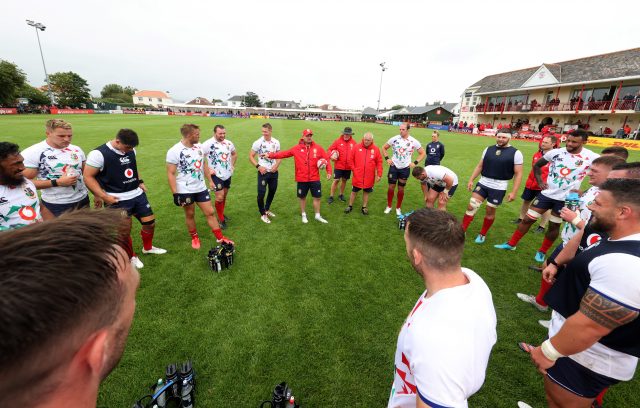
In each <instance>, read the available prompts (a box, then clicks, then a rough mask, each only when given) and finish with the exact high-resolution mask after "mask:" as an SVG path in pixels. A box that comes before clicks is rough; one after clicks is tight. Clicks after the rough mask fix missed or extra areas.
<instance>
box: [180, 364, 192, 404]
mask: <svg viewBox="0 0 640 408" xmlns="http://www.w3.org/2000/svg"><path fill="white" fill-rule="evenodd" d="M180 383H181V384H182V389H181V390H180V399H181V401H182V408H193V403H194V398H193V385H194V379H193V368H192V366H191V361H185V362H184V363H182V365H181V366H180Z"/></svg>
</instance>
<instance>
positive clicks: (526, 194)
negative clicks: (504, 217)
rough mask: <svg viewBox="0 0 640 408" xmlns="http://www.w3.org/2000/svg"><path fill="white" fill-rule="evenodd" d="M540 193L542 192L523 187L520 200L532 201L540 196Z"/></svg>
mask: <svg viewBox="0 0 640 408" xmlns="http://www.w3.org/2000/svg"><path fill="white" fill-rule="evenodd" d="M540 191H542V190H532V189H530V188H526V187H525V189H524V191H523V192H522V195H521V196H520V198H522V199H523V200H524V201H533V199H534V198H536V197H537V196H538V195H539V194H540Z"/></svg>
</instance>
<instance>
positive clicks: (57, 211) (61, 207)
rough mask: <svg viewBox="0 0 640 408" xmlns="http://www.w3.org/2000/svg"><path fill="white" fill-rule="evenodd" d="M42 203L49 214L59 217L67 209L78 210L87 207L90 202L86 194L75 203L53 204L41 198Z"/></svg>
mask: <svg viewBox="0 0 640 408" xmlns="http://www.w3.org/2000/svg"><path fill="white" fill-rule="evenodd" d="M42 205H44V206H45V207H47V210H49V211H51V214H53V215H54V216H56V217H59V216H61V215H62V214H63V213H66V212H67V211H72V210H78V209H80V208H89V207H90V205H91V204H90V202H89V196H86V197H85V198H83V199H82V200H80V201H77V202H75V203H69V204H53V203H48V202H46V201H44V200H42Z"/></svg>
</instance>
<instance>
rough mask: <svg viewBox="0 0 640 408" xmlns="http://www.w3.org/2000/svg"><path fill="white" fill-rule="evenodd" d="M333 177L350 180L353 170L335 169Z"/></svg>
mask: <svg viewBox="0 0 640 408" xmlns="http://www.w3.org/2000/svg"><path fill="white" fill-rule="evenodd" d="M333 178H334V179H335V180H337V179H345V180H349V179H350V178H351V170H340V169H333Z"/></svg>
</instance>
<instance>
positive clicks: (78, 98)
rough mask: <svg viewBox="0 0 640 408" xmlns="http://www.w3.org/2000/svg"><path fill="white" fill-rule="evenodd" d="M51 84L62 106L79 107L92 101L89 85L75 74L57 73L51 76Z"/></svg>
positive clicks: (57, 101)
mask: <svg viewBox="0 0 640 408" xmlns="http://www.w3.org/2000/svg"><path fill="white" fill-rule="evenodd" d="M49 82H50V83H51V90H52V91H53V94H54V95H55V100H56V103H57V104H58V105H60V106H71V107H79V106H80V105H82V104H85V103H88V102H90V101H91V94H90V93H89V84H88V83H87V81H85V80H84V79H83V78H82V77H81V76H80V75H78V74H76V73H75V72H71V71H69V72H56V73H55V74H52V75H49Z"/></svg>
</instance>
